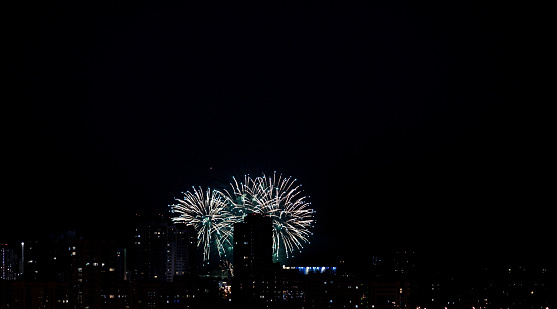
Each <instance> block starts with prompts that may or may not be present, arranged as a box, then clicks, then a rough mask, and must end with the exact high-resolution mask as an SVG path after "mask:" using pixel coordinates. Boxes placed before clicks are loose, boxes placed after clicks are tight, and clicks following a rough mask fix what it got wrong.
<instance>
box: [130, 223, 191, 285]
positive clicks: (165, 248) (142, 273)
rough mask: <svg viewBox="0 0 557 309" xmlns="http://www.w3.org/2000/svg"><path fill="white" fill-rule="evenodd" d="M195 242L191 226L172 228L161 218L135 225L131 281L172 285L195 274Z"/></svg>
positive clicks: (173, 226) (179, 225)
mask: <svg viewBox="0 0 557 309" xmlns="http://www.w3.org/2000/svg"><path fill="white" fill-rule="evenodd" d="M196 239H197V234H196V232H195V229H194V228H193V227H192V226H185V225H182V224H178V225H172V224H170V223H169V222H167V221H165V220H164V219H163V218H162V217H159V218H150V219H148V220H142V221H140V222H139V223H138V224H137V225H136V229H135V235H134V247H133V249H134V250H133V253H134V254H135V265H134V272H133V275H134V280H136V281H161V282H173V280H174V276H180V275H189V274H195V273H196V253H197V250H196Z"/></svg>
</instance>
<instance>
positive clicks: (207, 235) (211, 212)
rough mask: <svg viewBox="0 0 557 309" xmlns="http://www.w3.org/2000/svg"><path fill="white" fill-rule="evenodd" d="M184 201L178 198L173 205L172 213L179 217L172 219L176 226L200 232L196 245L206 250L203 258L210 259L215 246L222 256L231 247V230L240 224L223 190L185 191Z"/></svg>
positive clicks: (194, 189)
mask: <svg viewBox="0 0 557 309" xmlns="http://www.w3.org/2000/svg"><path fill="white" fill-rule="evenodd" d="M182 194H183V195H184V197H183V198H182V199H177V198H176V199H175V200H176V202H177V203H176V204H173V205H170V207H171V210H172V212H176V213H179V214H180V216H178V217H174V218H172V220H173V221H174V222H175V223H185V224H188V225H193V226H194V227H195V230H196V231H197V233H198V237H197V246H198V247H203V259H204V260H205V261H207V260H209V257H210V254H211V245H212V244H213V243H214V244H215V245H216V248H217V252H218V255H219V257H222V255H223V254H225V251H226V250H225V249H226V248H227V247H231V246H232V227H233V224H234V223H235V222H237V221H238V219H239V218H237V217H236V216H235V215H233V214H232V212H230V211H229V204H228V203H227V199H226V198H225V197H224V196H223V195H222V193H221V192H220V191H217V190H211V189H210V188H208V189H207V191H203V190H202V189H201V188H199V190H197V189H196V188H195V187H193V192H189V191H188V192H185V193H183V192H182Z"/></svg>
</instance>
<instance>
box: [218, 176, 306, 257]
mask: <svg viewBox="0 0 557 309" xmlns="http://www.w3.org/2000/svg"><path fill="white" fill-rule="evenodd" d="M231 188H232V190H231V191H226V190H225V193H226V196H227V198H228V200H229V201H230V203H231V204H232V205H233V208H234V209H235V213H242V214H244V215H245V214H247V213H260V214H264V215H266V216H269V217H271V218H272V220H273V256H274V259H275V260H279V259H281V258H282V257H286V258H288V257H291V256H292V255H293V253H294V252H296V251H301V249H302V248H303V244H304V243H306V242H308V237H309V236H310V235H311V232H310V229H311V228H312V226H313V223H314V219H313V214H314V212H315V211H314V210H313V209H310V208H309V205H310V204H311V203H309V202H308V201H307V198H306V197H305V196H303V195H302V190H301V185H299V184H296V179H292V178H291V177H288V178H286V177H282V175H277V174H276V172H275V173H273V175H272V176H266V175H265V174H263V175H262V176H261V177H255V178H252V177H250V176H245V177H244V182H240V183H238V182H237V181H236V179H234V182H233V183H231Z"/></svg>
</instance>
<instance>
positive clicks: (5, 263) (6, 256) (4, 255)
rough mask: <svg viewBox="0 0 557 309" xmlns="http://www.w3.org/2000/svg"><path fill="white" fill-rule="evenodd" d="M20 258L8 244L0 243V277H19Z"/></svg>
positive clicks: (4, 278)
mask: <svg viewBox="0 0 557 309" xmlns="http://www.w3.org/2000/svg"><path fill="white" fill-rule="evenodd" d="M19 268H20V259H18V256H17V254H16V252H15V250H13V248H10V247H9V246H8V244H0V279H3V280H16V279H17V278H18V277H19Z"/></svg>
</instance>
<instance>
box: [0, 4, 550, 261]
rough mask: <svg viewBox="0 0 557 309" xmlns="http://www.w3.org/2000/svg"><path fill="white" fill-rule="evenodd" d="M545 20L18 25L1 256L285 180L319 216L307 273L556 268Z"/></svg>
mask: <svg viewBox="0 0 557 309" xmlns="http://www.w3.org/2000/svg"><path fill="white" fill-rule="evenodd" d="M537 10H538V9H536V8H525V7H519V6H515V7H511V6H510V4H505V6H496V5H493V6H486V5H485V4H470V3H468V2H467V3H464V2H462V3H461V2H451V4H446V3H445V4H441V5H440V4H417V3H405V2H397V3H395V4H393V3H388V4H387V3H381V2H377V3H360V2H351V3H335V2H327V3H317V2H310V3H304V4H300V3H298V4H293V3H290V4H277V3H273V2H265V3H264V4H261V3H260V4H253V5H245V4H242V5H238V4H221V3H212V4H210V5H203V6H201V5H184V4H178V3H174V2H165V3H158V2H157V3H152V2H141V3H139V4H138V3H135V2H134V3H133V4H132V3H127V2H111V3H100V4H99V3H88V2H86V3H79V4H76V3H63V2H56V3H41V4H33V3H26V4H21V3H20V4H17V5H16V6H13V7H8V8H6V10H5V11H4V13H3V15H5V19H4V20H6V23H5V24H6V26H5V28H4V29H3V32H4V34H5V35H4V37H3V39H2V40H3V44H2V45H3V46H4V47H3V50H4V51H8V53H7V54H5V56H3V58H4V59H3V69H2V71H3V75H4V83H3V84H4V85H3V86H4V87H5V88H4V91H3V94H2V97H3V100H2V101H3V102H4V103H3V107H4V108H3V113H2V116H3V117H2V118H3V121H2V137H3V138H2V140H3V147H2V149H3V153H4V156H3V157H4V160H3V161H4V173H3V175H4V179H5V181H4V182H3V183H4V186H3V187H4V189H3V190H5V193H4V197H5V200H4V202H3V206H2V227H1V231H0V232H1V236H2V237H0V238H7V239H21V238H27V239H28V238H36V237H37V235H39V234H44V233H47V232H51V231H63V230H65V229H78V230H83V231H86V232H88V233H93V234H98V235H101V236H102V237H112V236H114V237H118V235H120V234H121V233H122V232H123V231H125V230H127V229H128V228H129V222H131V221H132V220H133V216H134V214H135V213H136V212H152V213H163V214H164V213H167V212H168V206H167V205H168V204H172V203H173V198H174V197H179V195H180V192H182V191H187V190H189V189H190V188H191V186H215V185H217V184H223V183H227V182H228V181H230V179H231V176H233V175H235V176H241V175H243V174H245V173H250V174H252V175H254V174H255V175H257V174H259V173H261V172H266V173H267V174H268V173H272V172H273V171H277V172H279V173H283V174H284V175H286V176H290V175H291V176H293V177H295V178H297V179H298V182H300V183H302V184H303V187H304V190H305V193H306V194H307V195H310V196H311V201H312V207H313V208H314V209H315V210H317V215H316V219H317V225H316V229H315V235H314V238H313V239H312V243H311V244H310V245H308V246H307V248H306V250H305V251H304V254H305V258H307V259H326V258H329V257H332V256H335V255H337V254H342V253H348V254H352V253H354V254H356V255H357V254H359V252H362V250H371V251H378V252H381V251H382V250H387V249H392V248H402V247H404V248H414V249H415V250H418V251H420V252H423V253H424V254H426V255H432V256H437V257H440V259H445V258H454V257H464V258H466V259H469V258H472V259H480V260H481V259H494V260H498V259H500V260H501V261H506V260H512V259H523V258H527V259H532V260H538V259H549V257H548V254H549V250H550V249H551V248H550V243H549V242H550V239H551V237H550V236H549V233H550V230H551V226H552V224H553V223H554V219H553V218H552V215H551V214H550V213H549V211H550V210H551V209H550V208H549V207H548V206H550V205H551V204H552V203H551V201H552V200H553V198H552V197H551V194H550V191H549V190H550V185H549V181H548V179H552V178H553V176H552V175H553V172H552V171H553V168H552V164H550V154H549V149H550V144H551V142H552V139H551V137H550V134H549V133H548V132H549V121H548V118H549V116H548V113H547V112H546V111H544V110H543V109H542V108H540V106H541V105H540V103H543V102H550V101H551V100H550V99H549V98H550V96H549V90H548V89H549V81H548V80H545V79H544V77H543V76H544V74H543V72H544V71H546V70H547V69H546V64H547V63H546V58H545V57H544V48H543V47H542V45H543V42H544V40H543V39H540V37H541V33H542V29H543V27H542V26H541V25H538V24H536V23H532V21H534V20H538V21H539V20H542V21H543V18H541V17H540V18H538V14H539V12H537ZM540 10H541V9H540Z"/></svg>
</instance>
